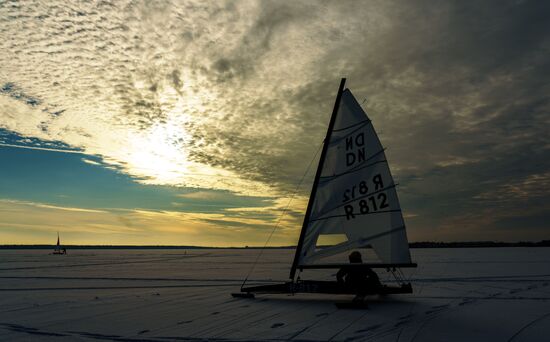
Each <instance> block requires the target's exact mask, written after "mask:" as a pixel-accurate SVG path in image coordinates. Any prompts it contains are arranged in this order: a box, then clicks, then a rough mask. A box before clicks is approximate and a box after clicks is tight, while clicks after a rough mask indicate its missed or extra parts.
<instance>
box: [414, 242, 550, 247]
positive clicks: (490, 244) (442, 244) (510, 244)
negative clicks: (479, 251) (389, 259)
mask: <svg viewBox="0 0 550 342" xmlns="http://www.w3.org/2000/svg"><path fill="white" fill-rule="evenodd" d="M409 247H410V248H473V247H550V240H542V241H539V242H531V241H520V242H495V241H470V242H431V241H426V242H411V243H409Z"/></svg>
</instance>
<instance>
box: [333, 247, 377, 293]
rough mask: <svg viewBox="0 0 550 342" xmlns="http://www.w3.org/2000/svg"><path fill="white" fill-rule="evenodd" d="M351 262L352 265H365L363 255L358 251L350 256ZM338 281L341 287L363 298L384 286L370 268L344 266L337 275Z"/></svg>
mask: <svg viewBox="0 0 550 342" xmlns="http://www.w3.org/2000/svg"><path fill="white" fill-rule="evenodd" d="M349 262H350V264H361V263H363V260H362V258H361V253H359V252H357V251H354V252H352V253H351V254H350V255H349ZM336 279H337V280H338V283H339V284H340V285H341V286H344V287H345V288H346V289H349V290H352V291H354V292H355V293H356V294H358V295H362V296H364V295H366V294H369V293H375V292H376V291H377V290H378V289H379V288H380V287H381V286H382V284H380V279H378V275H377V274H376V272H374V271H373V270H372V269H371V268H369V267H364V268H354V267H346V266H343V267H342V268H341V269H340V270H339V271H338V273H336Z"/></svg>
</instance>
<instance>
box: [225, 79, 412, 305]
mask: <svg viewBox="0 0 550 342" xmlns="http://www.w3.org/2000/svg"><path fill="white" fill-rule="evenodd" d="M345 82H346V79H345V78H342V80H341V82H340V87H339V88H338V95H337V96H336V101H335V104H334V109H333V111H332V115H331V117H330V122H329V125H328V129H327V135H326V137H325V141H324V144H323V150H322V151H321V156H320V158H319V165H318V167H317V173H316V174H315V178H314V181H313V186H312V189H311V195H310V197H309V202H308V205H307V209H306V213H305V217H304V223H303V225H302V230H301V232H300V238H299V240H298V245H297V246H296V253H295V255H294V261H293V262H292V266H291V268H290V277H289V278H290V281H288V282H285V283H282V284H268V285H257V286H248V287H245V283H246V280H247V279H248V276H247V278H245V280H244V282H243V284H242V285H241V291H240V292H239V293H232V296H233V297H245V298H253V297H254V295H255V294H260V293H265V294H275V293H292V294H295V293H327V294H356V295H358V297H360V298H364V296H365V295H366V294H383V295H388V294H405V293H412V292H413V289H412V286H411V283H410V282H407V281H406V279H405V277H404V274H403V273H402V272H401V271H400V270H398V268H401V267H416V263H413V262H412V261H411V256H410V253H409V245H408V241H407V234H406V232H405V222H404V221H403V215H402V214H401V207H400V206H399V200H398V199H397V192H396V190H395V186H396V184H395V183H394V180H393V177H392V176H391V173H390V168H389V167H388V161H387V160H386V155H385V153H384V148H383V147H382V144H381V143H380V140H379V139H378V136H377V135H376V132H375V131H374V127H373V126H372V123H371V121H370V119H369V118H368V116H367V114H365V112H364V111H363V109H362V108H361V106H360V105H359V104H358V103H357V101H356V100H355V98H354V97H353V94H352V93H351V91H350V90H349V89H345V90H344V85H345ZM357 250H362V251H363V252H365V253H364V254H361V255H362V256H363V255H364V256H366V258H365V259H363V257H362V256H361V258H359V261H358V259H357V258H356V257H355V258H353V260H352V258H351V254H349V252H350V251H357ZM360 253H361V252H360ZM348 255H350V258H349V263H348V260H347V259H348ZM363 260H364V261H365V262H363ZM374 267H379V268H386V270H387V271H388V272H390V273H391V274H392V275H393V277H394V278H395V284H384V285H379V286H378V285H373V284H370V285H368V284H366V283H355V284H350V283H345V282H341V281H340V280H336V281H326V280H323V281H317V280H304V279H301V277H300V276H298V277H296V271H297V270H300V271H302V270H304V269H308V268H309V269H315V268H326V269H330V268H334V269H335V268H339V269H340V270H343V271H345V272H349V271H350V270H355V271H353V272H354V274H359V275H365V279H366V277H367V274H370V273H369V270H370V268H374ZM370 272H372V271H370ZM350 285H351V286H350ZM361 296H362V297H361Z"/></svg>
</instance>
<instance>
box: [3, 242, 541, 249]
mask: <svg viewBox="0 0 550 342" xmlns="http://www.w3.org/2000/svg"><path fill="white" fill-rule="evenodd" d="M63 247H65V248H67V249H262V248H264V247H248V246H246V247H206V246H116V245H112V246H109V245H98V246H94V245H64V246H63ZM409 247H410V248H475V247H550V240H543V241H539V242H530V241H520V242H495V241H468V242H431V241H426V242H411V243H409ZM52 248H54V245H0V249H52ZM265 248H267V249H294V248H296V246H277V247H265Z"/></svg>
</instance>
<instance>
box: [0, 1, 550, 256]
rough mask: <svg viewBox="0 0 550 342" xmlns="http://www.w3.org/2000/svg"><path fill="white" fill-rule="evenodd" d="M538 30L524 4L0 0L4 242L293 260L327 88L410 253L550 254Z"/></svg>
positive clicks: (544, 53) (548, 163) (548, 164)
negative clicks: (484, 249)
mask: <svg viewBox="0 0 550 342" xmlns="http://www.w3.org/2000/svg"><path fill="white" fill-rule="evenodd" d="M549 17H550V4H548V3H547V2H545V1H520V0H516V1H502V0H498V1H483V2H479V1H475V2H465V1H439V2H433V1H395V2H394V1H387V0H384V1H231V2H223V1H211V2H208V1H204V0H200V1H97V2H90V3H80V2H75V3H74V4H72V5H68V4H67V2H66V1H50V2H38V1H36V2H35V1H14V2H11V1H2V2H0V66H1V67H0V244H2V243H53V242H55V232H56V231H59V232H60V233H61V235H62V238H63V239H64V241H65V242H66V243H72V244H187V245H216V246H220V245H232V246H238V245H263V244H264V242H265V241H266V239H267V237H268V235H269V233H270V232H271V230H272V228H273V227H274V225H276V224H277V223H279V228H277V230H276V231H275V234H274V236H273V238H272V239H271V241H270V244H272V245H290V244H294V243H295V242H296V241H297V239H298V234H299V229H300V227H301V220H302V217H303V212H304V210H305V206H306V204H307V197H308V194H309V191H310V187H311V183H312V178H313V175H314V171H315V167H316V163H317V159H316V152H317V151H318V150H319V147H320V145H321V142H322V140H323V137H324V134H325V131H326V126H327V123H328V120H329V116H330V112H331V107H332V105H333V103H334V97H335V95H336V91H337V88H338V84H339V80H340V78H341V77H347V79H348V82H347V86H348V87H349V88H350V89H351V90H352V91H353V93H354V94H355V96H356V97H357V99H358V101H359V102H360V103H362V104H363V108H364V109H365V110H366V111H367V112H368V114H369V116H370V118H371V119H372V122H373V124H374V126H375V128H376V129H377V131H378V132H379V134H380V139H381V141H382V143H383V144H384V145H385V146H386V147H387V148H388V149H387V151H386V153H387V156H388V160H389V163H390V167H391V169H392V172H393V174H394V176H395V178H396V181H397V182H398V183H399V187H398V193H399V196H400V199H401V204H402V207H403V212H404V216H405V220H406V222H407V231H408V236H409V240H411V241H426V240H430V241H465V240H501V241H517V240H541V239H545V238H546V239H548V237H549V236H550V235H549V232H550V138H549V132H550V130H549V127H550V95H549V94H550V82H549V81H548V75H550V58H549V57H548V56H550V21H549V20H548V18H549ZM310 162H313V163H312V166H311V167H310V168H309V169H308V165H309V164H310ZM306 171H307V172H306ZM304 174H305V177H304V180H303V182H301V184H300V180H301V179H302V177H303V176H304ZM298 184H300V186H299V187H298V190H297V191H296V188H297V186H298ZM293 194H294V196H293ZM292 196H293V197H292ZM289 203H290V204H289ZM287 206H288V210H287V211H286V215H284V216H281V214H282V212H283V211H284V209H285V208H286V207H287Z"/></svg>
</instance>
